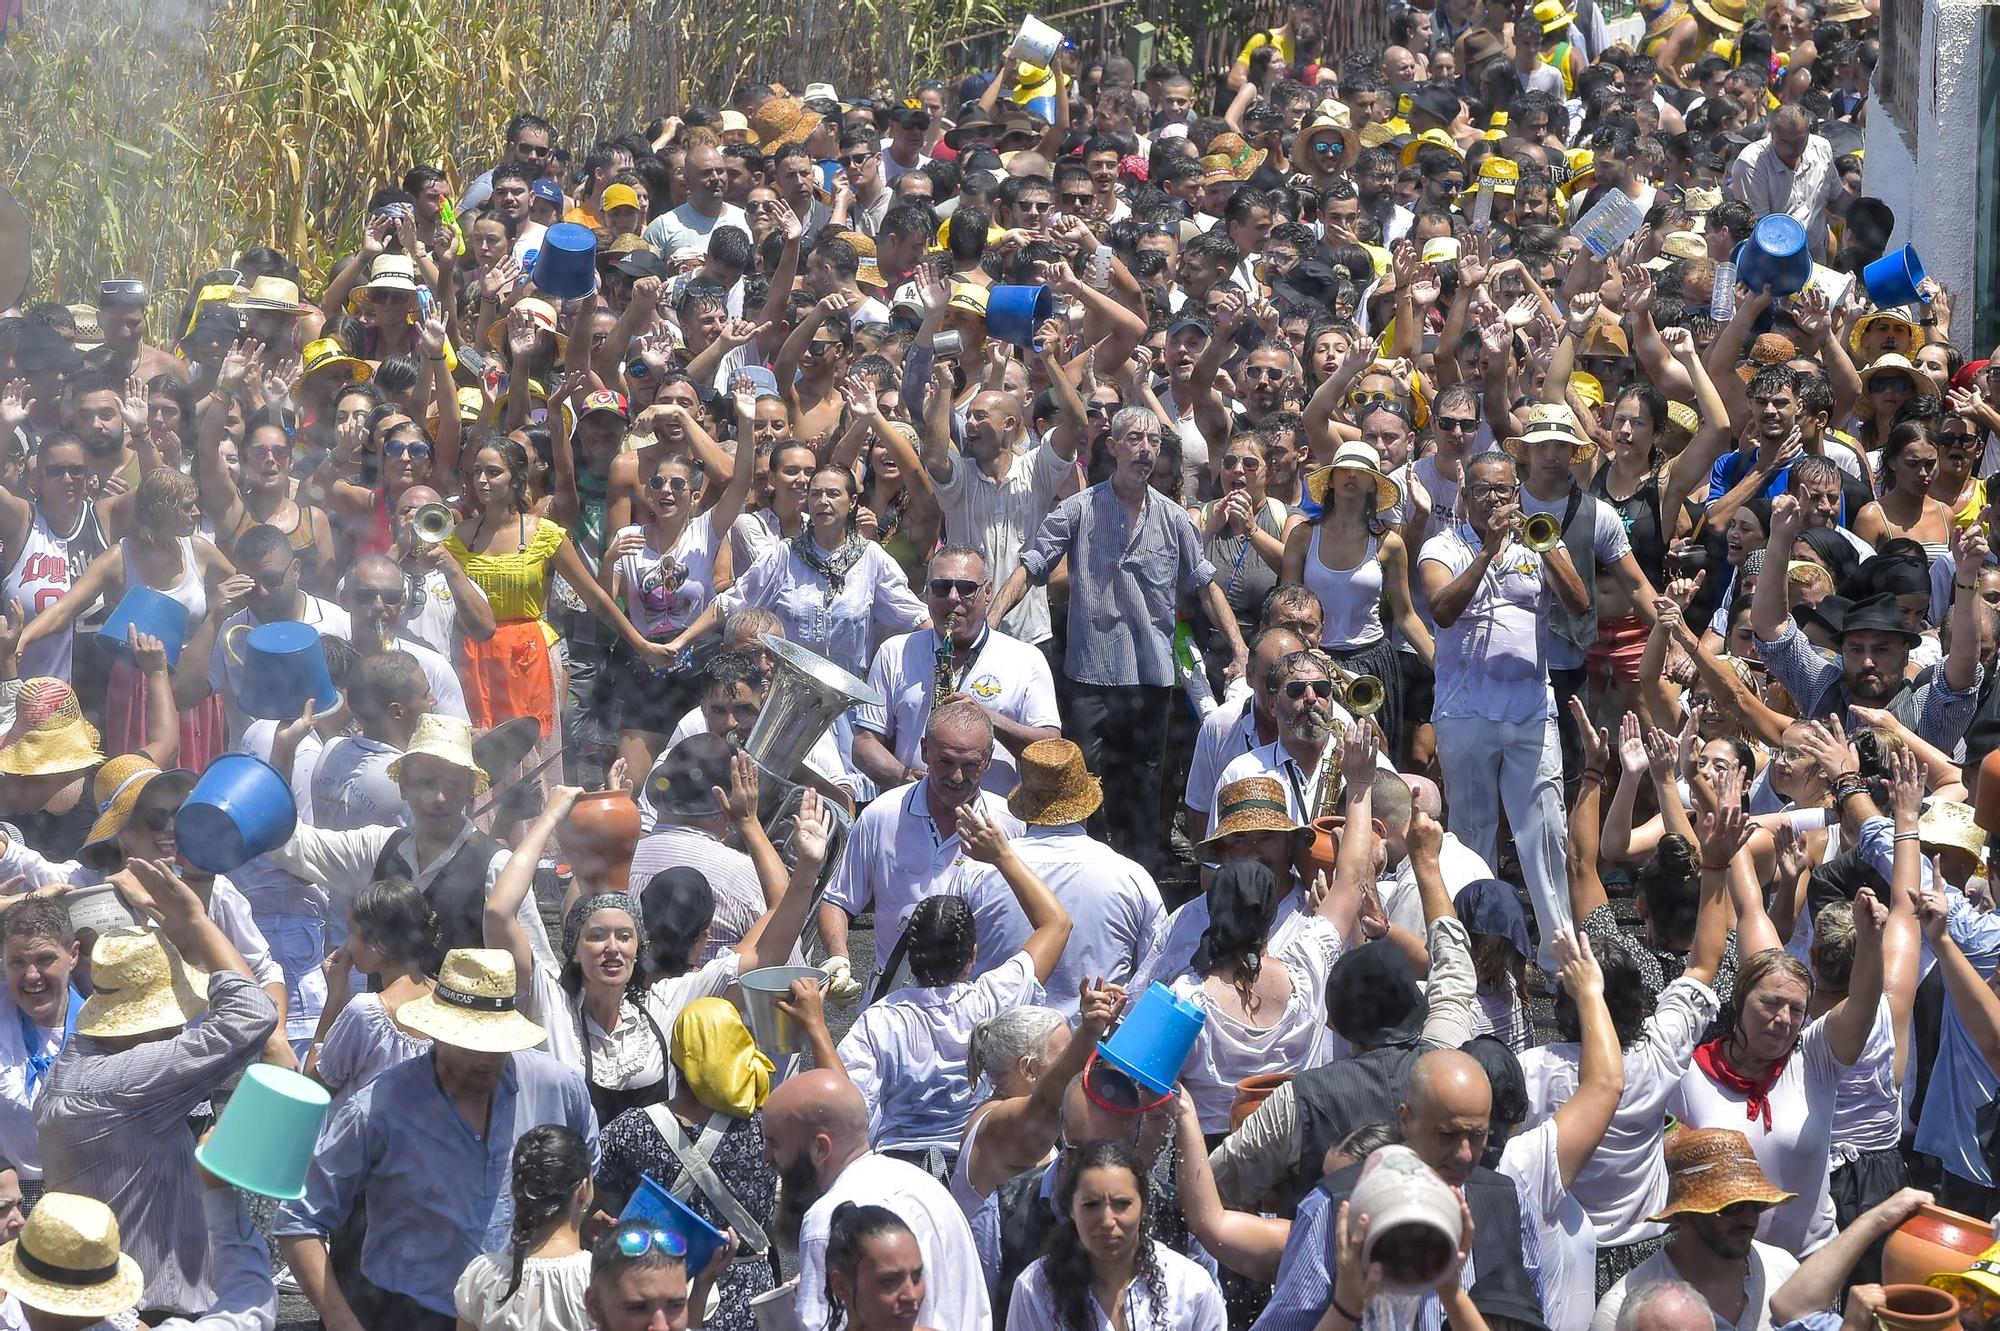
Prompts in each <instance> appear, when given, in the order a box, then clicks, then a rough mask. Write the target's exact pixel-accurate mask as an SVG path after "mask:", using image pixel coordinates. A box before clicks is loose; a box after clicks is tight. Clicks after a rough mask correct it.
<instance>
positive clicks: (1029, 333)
mask: <svg viewBox="0 0 2000 1331" xmlns="http://www.w3.org/2000/svg"><path fill="white" fill-rule="evenodd" d="M1055 308H1056V299H1055V297H1054V296H1051V295H1050V294H1049V289H1048V288H1047V287H1004V286H1002V287H994V288H992V289H991V290H990V291H988V292H987V293H986V336H988V337H990V338H993V339H995V340H996V341H1000V342H1007V343H1010V344H1012V345H1014V346H1017V347H1029V346H1033V345H1034V342H1035V330H1036V329H1037V328H1040V327H1041V326H1042V324H1043V323H1044V322H1045V321H1046V320H1047V319H1048V318H1049V317H1050V316H1051V315H1053V314H1054V313H1055Z"/></svg>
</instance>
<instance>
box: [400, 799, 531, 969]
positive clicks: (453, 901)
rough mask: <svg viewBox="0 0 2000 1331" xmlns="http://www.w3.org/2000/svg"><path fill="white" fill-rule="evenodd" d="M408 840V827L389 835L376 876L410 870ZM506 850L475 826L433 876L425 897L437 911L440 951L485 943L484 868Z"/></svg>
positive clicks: (425, 891) (403, 872)
mask: <svg viewBox="0 0 2000 1331" xmlns="http://www.w3.org/2000/svg"><path fill="white" fill-rule="evenodd" d="M409 841H410V830H409V829H408V828H402V829H400V830H398V831H396V832H395V833H393V834H391V836H390V837H389V844H388V845H386V846H384V847H383V848H382V855H381V858H379V859H377V860H376V861H375V876H376V877H377V878H391V877H398V878H400V877H402V876H404V875H405V874H407V873H408V872H409V867H408V865H407V864H406V863H405V861H404V859H403V847H404V846H406V845H408V844H409ZM505 849H507V848H506V847H505V846H503V845H501V844H500V843H499V842H498V841H495V840H494V839H493V838H492V837H490V836H487V835H486V833H484V832H482V831H480V830H479V829H478V828H476V827H475V828H473V829H472V833H471V835H469V836H467V837H466V838H465V840H464V842H463V843H462V844H460V846H459V848H458V850H457V851H456V853H454V854H453V855H452V857H451V858H450V859H449V860H447V861H445V864H444V867H443V868H441V869H439V870H438V871H437V873H435V874H434V875H432V877H431V881H430V886H428V887H426V888H424V896H425V897H427V898H429V900H430V903H431V909H432V910H434V911H436V912H437V920H438V947H439V949H440V950H441V951H444V952H449V951H451V950H452V949H453V948H456V947H485V946H486V869H487V866H488V865H490V864H492V863H493V857H494V856H495V855H497V854H498V853H500V852H501V851H503V850H505Z"/></svg>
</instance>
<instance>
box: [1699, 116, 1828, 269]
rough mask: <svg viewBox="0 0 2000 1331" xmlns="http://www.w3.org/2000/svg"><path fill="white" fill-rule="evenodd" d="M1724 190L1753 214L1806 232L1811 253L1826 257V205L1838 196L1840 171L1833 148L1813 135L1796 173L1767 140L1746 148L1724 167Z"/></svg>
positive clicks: (1800, 159) (1760, 140)
mask: <svg viewBox="0 0 2000 1331" xmlns="http://www.w3.org/2000/svg"><path fill="white" fill-rule="evenodd" d="M1724 188H1725V189H1726V190H1727V191H1728V193H1729V195H1730V197H1732V198H1737V199H1741V200H1743V201H1744V202H1745V203H1747V204H1749V205H1750V211H1751V213H1752V215H1754V216H1757V217H1762V216H1764V215H1765V214H1767V213H1784V214H1786V215H1788V216H1790V217H1792V218H1794V219H1796V220H1797V221H1798V223H1799V225H1801V226H1803V227H1804V228H1805V229H1806V241H1807V243H1808V244H1809V245H1811V246H1812V252H1813V253H1814V254H1815V255H1817V256H1819V257H1821V258H1824V257H1825V256H1826V243H1827V222H1826V206H1827V204H1828V203H1829V202H1830V201H1831V200H1832V199H1833V197H1834V196H1835V195H1836V194H1838V193H1840V191H1841V188H1842V186H1841V183H1840V173H1839V172H1838V171H1836V170H1834V168H1833V145H1832V144H1830V143H1828V142H1827V141H1826V140H1825V139H1823V138H1821V137H1820V136H1819V135H1817V134H1812V135H1808V136H1807V137H1806V150H1805V154H1804V155H1803V156H1802V157H1800V158H1799V165H1798V167H1797V169H1796V170H1794V169H1793V168H1792V167H1789V166H1786V165H1785V163H1784V160H1783V159H1782V158H1780V157H1779V156H1778V154H1777V151H1776V149H1775V146H1774V145H1773V143H1772V141H1771V140H1770V139H1759V140H1758V141H1757V142H1755V143H1753V144H1751V145H1750V146H1749V147H1747V148H1745V149H1744V150H1743V151H1742V153H1741V154H1740V155H1738V157H1737V158H1736V161H1735V162H1734V164H1732V165H1731V166H1730V168H1729V178H1728V180H1727V181H1725V182H1724Z"/></svg>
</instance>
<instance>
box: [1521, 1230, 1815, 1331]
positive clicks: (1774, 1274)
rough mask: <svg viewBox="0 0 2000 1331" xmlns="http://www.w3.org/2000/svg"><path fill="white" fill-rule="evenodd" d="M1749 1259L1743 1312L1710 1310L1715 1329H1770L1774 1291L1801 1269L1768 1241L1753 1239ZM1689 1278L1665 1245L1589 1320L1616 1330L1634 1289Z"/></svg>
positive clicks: (1600, 1330)
mask: <svg viewBox="0 0 2000 1331" xmlns="http://www.w3.org/2000/svg"><path fill="white" fill-rule="evenodd" d="M1767 1214H1768V1212H1767ZM1747 1261H1748V1263H1749V1268H1750V1269H1749V1273H1748V1274H1747V1275H1746V1276H1745V1277H1744V1280H1743V1293H1744V1296H1745V1297H1744V1301H1743V1316H1742V1317H1740V1318H1738V1319H1737V1320H1736V1321H1734V1322H1725V1321H1724V1320H1722V1316H1721V1314H1719V1313H1713V1312H1711V1315H1712V1316H1714V1318H1715V1331H1771V1292H1772V1291H1773V1290H1775V1289H1777V1288H1778V1287H1779V1286H1781V1285H1783V1284H1784V1283H1785V1282H1786V1281H1787V1280H1790V1279H1791V1278H1792V1272H1794V1271H1796V1270H1798V1269H1799V1264H1798V1261H1797V1259H1795V1258H1794V1257H1793V1256H1792V1255H1791V1254H1790V1253H1788V1252H1786V1251H1785V1250H1784V1249H1782V1248H1774V1247H1772V1246H1771V1245H1770V1244H1768V1243H1752V1244H1751V1245H1750V1256H1749V1258H1748V1259H1747ZM1686 1279H1687V1277H1686V1276H1683V1275H1682V1274H1681V1273H1680V1269H1679V1268H1678V1267H1676V1266H1675V1265H1674V1263H1673V1259H1672V1258H1670V1257H1668V1256H1667V1251H1666V1249H1665V1248H1662V1249H1660V1251H1658V1252H1656V1253H1654V1254H1653V1255H1652V1256H1651V1257H1648V1258H1647V1259H1646V1260H1645V1261H1643V1262H1641V1263H1639V1264H1638V1265H1637V1266H1635V1267H1633V1268H1632V1269H1631V1270H1630V1271H1628V1272H1626V1273H1625V1274H1624V1275H1622V1276H1620V1277H1619V1278H1618V1283H1617V1284H1615V1285H1613V1286H1612V1287H1611V1288H1610V1290H1608V1291H1607V1292H1606V1293H1605V1295H1604V1299H1603V1301H1602V1302H1600V1303H1599V1304H1598V1305H1597V1315H1596V1316H1595V1317H1593V1318H1591V1320H1590V1331H1614V1328H1615V1327H1616V1326H1617V1325H1618V1313H1619V1311H1620V1310H1621V1309H1622V1308H1624V1306H1625V1296H1626V1295H1627V1294H1629V1293H1631V1292H1632V1291H1633V1290H1635V1289H1644V1288H1645V1287H1646V1286H1648V1285H1650V1284H1652V1283H1653V1282H1654V1281H1656V1280H1686ZM1549 1331H1557V1328H1556V1327H1554V1326H1551V1327H1550V1328H1549Z"/></svg>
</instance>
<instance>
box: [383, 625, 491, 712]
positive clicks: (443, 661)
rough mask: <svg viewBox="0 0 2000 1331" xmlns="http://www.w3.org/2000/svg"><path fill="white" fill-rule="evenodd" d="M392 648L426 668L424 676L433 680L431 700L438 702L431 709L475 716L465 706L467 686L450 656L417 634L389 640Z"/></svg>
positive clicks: (431, 681)
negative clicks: (407, 655)
mask: <svg viewBox="0 0 2000 1331" xmlns="http://www.w3.org/2000/svg"><path fill="white" fill-rule="evenodd" d="M390 650H392V651H398V652H408V653H409V654H410V655H411V656H413V657H415V658H416V660H417V664H418V665H420V666H422V667H423V668H424V678H425V679H426V680H428V681H430V686H431V701H432V702H434V703H435V704H436V706H435V707H433V708H432V709H431V710H433V711H435V712H436V713H437V714H438V715H440V716H449V717H455V718H457V719H458V720H460V721H468V722H469V721H471V720H472V713H471V712H469V711H467V710H466V707H465V686H464V685H463V684H461V683H459V679H458V667H456V666H454V665H453V664H452V663H451V659H450V658H449V657H447V656H445V655H444V653H442V652H438V651H434V650H432V649H431V648H430V647H429V646H427V645H425V644H424V643H421V642H418V641H417V640H416V639H414V638H397V639H396V640H395V641H394V642H393V643H391V644H390Z"/></svg>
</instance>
